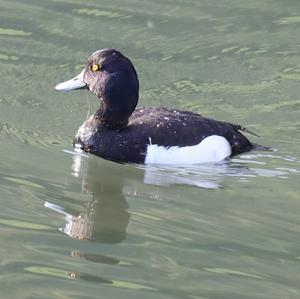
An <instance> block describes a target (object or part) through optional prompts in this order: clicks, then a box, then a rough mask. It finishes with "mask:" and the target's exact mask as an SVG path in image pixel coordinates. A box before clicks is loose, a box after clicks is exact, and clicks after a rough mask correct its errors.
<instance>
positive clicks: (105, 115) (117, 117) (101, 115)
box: [95, 101, 131, 130]
mask: <svg viewBox="0 0 300 299" xmlns="http://www.w3.org/2000/svg"><path fill="white" fill-rule="evenodd" d="M130 114H131V113H130ZM130 114H129V115H127V114H126V113H124V112H123V111H118V110H116V109H111V108H108V107H107V105H106V104H105V102H103V101H101V104H100V107H99V109H98V110H97V111H96V113H95V118H96V119H97V120H98V122H99V125H100V126H104V127H106V128H108V129H113V130H116V129H123V128H125V127H126V126H127V124H128V119H129V117H130Z"/></svg>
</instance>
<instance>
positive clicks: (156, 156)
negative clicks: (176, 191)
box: [145, 135, 231, 165]
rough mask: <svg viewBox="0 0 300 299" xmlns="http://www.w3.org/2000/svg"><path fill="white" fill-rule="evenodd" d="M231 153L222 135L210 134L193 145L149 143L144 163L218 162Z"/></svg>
mask: <svg viewBox="0 0 300 299" xmlns="http://www.w3.org/2000/svg"><path fill="white" fill-rule="evenodd" d="M230 155H231V146H230V144H229V142H228V141H227V140H226V139H225V138H224V137H222V136H218V135H212V136H209V137H206V138H205V139H203V140H202V141H201V142H200V143H199V144H197V145H193V146H184V147H179V146H171V147H164V146H158V145H156V144H149V145H148V147H147V155H146V159H145V163H146V164H173V165H174V164H199V163H210V162H220V161H222V160H224V159H226V158H228V157H229V156H230Z"/></svg>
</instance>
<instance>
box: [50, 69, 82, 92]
mask: <svg viewBox="0 0 300 299" xmlns="http://www.w3.org/2000/svg"><path fill="white" fill-rule="evenodd" d="M84 71H85V70H83V71H82V72H81V73H80V74H79V75H77V76H76V77H74V78H73V79H71V80H68V81H65V82H62V83H60V84H57V85H56V86H55V87H54V88H55V90H62V91H69V90H73V89H79V88H84V87H86V83H85V82H84V80H83V75H84Z"/></svg>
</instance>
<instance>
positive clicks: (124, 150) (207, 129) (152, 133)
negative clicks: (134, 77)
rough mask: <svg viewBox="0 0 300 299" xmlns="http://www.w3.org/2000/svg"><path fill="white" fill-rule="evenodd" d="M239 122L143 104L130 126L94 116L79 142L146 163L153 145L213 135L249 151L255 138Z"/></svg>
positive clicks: (235, 151) (238, 150) (188, 141)
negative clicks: (244, 132)
mask: <svg viewBox="0 0 300 299" xmlns="http://www.w3.org/2000/svg"><path fill="white" fill-rule="evenodd" d="M239 129H241V127H240V126H238V125H233V124H230V123H227V122H221V121H216V120H213V119H209V118H205V117H202V116H201V115H199V114H196V113H193V112H188V111H180V110H171V109H165V108H139V109H136V110H135V111H134V112H133V114H132V116H131V117H130V119H129V124H128V126H127V127H126V128H123V129H118V130H112V129H108V128H106V127H103V126H99V125H98V124H97V120H96V119H95V118H93V117H91V118H90V119H88V120H87V121H86V122H85V123H84V124H83V125H82V126H81V127H80V129H79V131H78V132H77V134H76V137H75V141H74V142H75V143H80V144H81V145H82V147H83V148H84V149H85V150H86V151H89V152H91V153H94V154H96V155H98V156H101V157H103V158H106V159H111V160H115V161H122V162H133V163H144V162H145V159H146V154H147V149H148V147H149V145H157V146H163V147H173V146H178V147H180V148H182V147H187V146H194V145H198V144H200V143H201V141H203V140H204V139H206V138H207V137H209V136H212V135H214V136H215V135H217V136H221V137H224V138H225V139H226V140H227V141H228V143H229V145H230V147H231V156H234V155H237V154H240V153H243V152H246V151H249V150H251V149H252V148H253V145H252V144H251V142H250V141H249V140H248V139H247V138H246V137H245V136H244V135H242V134H241V133H240V132H239Z"/></svg>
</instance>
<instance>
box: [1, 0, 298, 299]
mask: <svg viewBox="0 0 300 299" xmlns="http://www.w3.org/2000/svg"><path fill="white" fill-rule="evenodd" d="M0 8H1V9H0V78H1V79H0V91H1V92H0V154H1V159H0V203H1V207H2V208H1V211H0V241H1V247H0V265H1V266H0V298H1V299H2V298H3V299H7V298H9V299H10V298H18V299H20V298H34V299H35V298H36V299H37V298H44V299H48V298H51V299H52V298H55V299H63V298H64V299H65V298H72V299H73V298H82V299H87V298H106V299H107V298H111V299H117V298H122V299H124V298H130V299H132V298H151V299H152V298H178V299H179V298H180V299H182V298H191V299H196V298H197V299H204V298H205V299H208V298H209V299H224V298H228V299H235V298H236V299H240V298H247V299H248V298H251V299H252V298H258V299H262V298H270V299H276V298H278V299H282V298H285V299H294V298H295V299H296V298H300V250H299V248H300V241H299V240H300V238H299V235H300V218H299V214H300V192H299V191H300V188H299V181H300V180H299V174H300V96H299V94H300V84H299V83H300V82H299V81H300V64H299V61H300V46H299V32H300V2H299V1H298V0H287V1H279V0H272V1H271V0H266V1H258V0H249V1H243V0H224V1H217V0H209V1H208V0H187V1H180V0H159V1H158V0H155V1H146V0H142V1H141V0H139V1H137V0H122V1H121V0H116V1H111V0H110V1H108V0H103V1H102V0H101V1H96V0H88V1H77V0H67V1H62V0H56V1H54V0H43V1H40V0H39V1H38V0H26V1H25V0H20V1H15V0H14V1H11V0H0ZM104 47H116V48H118V49H120V50H122V52H124V54H126V55H127V56H129V57H130V58H131V59H132V61H133V62H134V64H135V65H136V68H137V71H138V73H139V77H140V82H141V95H140V105H149V106H150V105H154V106H166V107H176V108H180V109H190V110H193V111H196V112H199V113H202V114H204V115H206V116H209V117H214V118H218V119H223V120H228V121H232V122H234V123H240V124H242V125H244V126H246V127H247V128H249V129H250V130H252V131H255V132H256V133H257V134H259V135H260V136H261V137H260V138H256V137H253V136H252V137H251V139H252V140H253V141H254V142H257V143H261V144H264V145H268V146H272V147H274V148H275V151H274V152H270V153H266V152H262V153H259V152H253V153H248V154H244V155H242V156H239V157H237V158H236V159H234V160H232V161H231V162H230V163H228V164H224V165H208V166H207V165H206V166H205V165H201V166H193V167H188V168H186V167H181V168H165V167H158V166H155V167H147V168H145V167H143V166H131V165H119V164H116V163H113V162H109V161H104V160H102V159H100V158H97V157H93V156H87V155H80V154H76V153H74V152H73V150H72V147H71V142H72V138H73V136H74V133H75V131H76V130H77V128H78V126H79V125H80V124H81V123H82V122H83V121H84V119H85V118H86V117H87V114H88V113H92V112H93V111H94V110H95V109H96V107H97V104H98V103H97V100H96V99H95V98H94V97H93V96H92V95H90V94H88V93H87V92H85V91H77V92H73V93H56V92H54V90H53V86H54V85H55V84H57V83H59V82H61V81H63V80H66V79H69V78H71V77H72V76H73V75H76V74H77V73H78V72H79V70H81V68H82V66H83V65H84V63H85V60H86V58H87V57H88V56H89V54H90V53H92V52H94V51H95V50H97V49H100V48H104Z"/></svg>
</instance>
